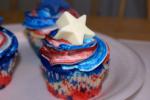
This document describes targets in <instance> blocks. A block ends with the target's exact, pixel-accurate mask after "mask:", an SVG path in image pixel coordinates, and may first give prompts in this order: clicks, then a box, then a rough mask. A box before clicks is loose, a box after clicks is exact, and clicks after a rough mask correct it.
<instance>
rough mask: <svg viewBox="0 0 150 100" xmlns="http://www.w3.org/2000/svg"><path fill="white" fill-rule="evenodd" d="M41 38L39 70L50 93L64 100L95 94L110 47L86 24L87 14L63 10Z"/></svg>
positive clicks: (73, 99) (84, 97)
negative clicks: (40, 63) (50, 28)
mask: <svg viewBox="0 0 150 100" xmlns="http://www.w3.org/2000/svg"><path fill="white" fill-rule="evenodd" d="M56 24H57V25H58V29H56V30H54V31H52V32H51V33H50V34H49V35H47V36H46V38H45V39H44V40H43V46H42V48H41V49H40V59H41V62H42V68H41V69H42V71H43V74H44V77H45V80H46V83H47V87H48V90H49V92H50V93H51V94H52V95H53V96H55V97H58V98H61V99H65V100H88V99H90V98H92V97H95V96H97V95H98V94H99V93H100V91H101V87H102V84H103V81H104V79H105V77H106V75H107V73H108V65H109V59H110V51H109V47H108V45H107V44H106V42H104V41H103V40H101V39H100V38H99V37H98V36H96V35H95V33H94V32H93V31H92V30H90V29H89V28H88V27H87V26H86V16H85V15H84V16H81V17H79V18H75V17H74V16H72V15H71V14H70V13H69V12H64V13H63V14H62V16H61V17H60V18H59V19H58V20H57V22H56Z"/></svg>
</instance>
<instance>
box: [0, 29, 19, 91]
mask: <svg viewBox="0 0 150 100" xmlns="http://www.w3.org/2000/svg"><path fill="white" fill-rule="evenodd" d="M17 49H18V41H17V39H16V37H15V36H14V34H13V33H12V32H10V31H8V30H7V29H5V28H3V27H0V89H2V88H4V87H5V86H6V85H8V84H9V83H10V81H11V80H12V74H13V71H14V68H15V63H16V57H17V54H18V52H17V51H18V50H17Z"/></svg>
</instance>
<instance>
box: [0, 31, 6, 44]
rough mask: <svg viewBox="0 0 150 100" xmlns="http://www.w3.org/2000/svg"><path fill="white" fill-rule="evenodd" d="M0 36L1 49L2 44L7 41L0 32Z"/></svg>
mask: <svg viewBox="0 0 150 100" xmlns="http://www.w3.org/2000/svg"><path fill="white" fill-rule="evenodd" d="M0 35H1V36H2V40H1V41H0V47H2V46H3V44H4V43H5V42H6V41H7V38H6V36H5V35H4V34H3V33H2V32H0Z"/></svg>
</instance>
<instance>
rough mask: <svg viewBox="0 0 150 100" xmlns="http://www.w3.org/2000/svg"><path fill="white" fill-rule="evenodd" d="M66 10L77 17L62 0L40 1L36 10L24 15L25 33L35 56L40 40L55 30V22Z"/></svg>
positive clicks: (40, 43) (40, 44)
mask: <svg viewBox="0 0 150 100" xmlns="http://www.w3.org/2000/svg"><path fill="white" fill-rule="evenodd" d="M66 10H67V11H70V12H71V13H72V14H73V15H74V16H78V13H77V12H76V11H75V10H73V9H72V8H71V7H70V5H69V4H68V3H67V2H65V1H64V0H41V2H40V4H39V7H38V8H37V9H35V10H32V11H27V12H26V13H25V20H24V25H25V27H26V30H25V33H26V34H27V37H28V39H29V42H30V43H31V46H32V47H33V49H34V50H35V52H36V53H37V54H38V51H39V48H40V47H41V46H42V42H41V40H42V39H44V37H45V35H47V34H49V33H50V32H51V31H53V30H55V29H56V28H57V26H56V20H57V19H58V18H59V17H60V15H61V14H62V13H63V12H64V11H66Z"/></svg>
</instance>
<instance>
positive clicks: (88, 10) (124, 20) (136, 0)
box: [0, 0, 150, 40]
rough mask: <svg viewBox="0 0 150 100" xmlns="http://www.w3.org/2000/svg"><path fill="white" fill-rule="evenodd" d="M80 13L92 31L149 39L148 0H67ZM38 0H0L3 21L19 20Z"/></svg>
mask: <svg viewBox="0 0 150 100" xmlns="http://www.w3.org/2000/svg"><path fill="white" fill-rule="evenodd" d="M67 1H68V2H70V4H71V5H72V7H73V8H75V9H76V10H77V11H78V12H79V13H80V14H87V15H88V21H87V24H88V26H89V27H91V28H92V29H93V30H95V31H98V32H102V33H105V34H107V35H110V36H112V37H115V38H126V39H138V40H150V21H149V20H150V0H67ZM38 3H39V0H1V3H0V16H3V17H4V18H5V20H4V23H5V24H15V23H21V22H22V21H23V14H24V12H25V11H26V10H31V9H34V8H36V6H37V5H38Z"/></svg>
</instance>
